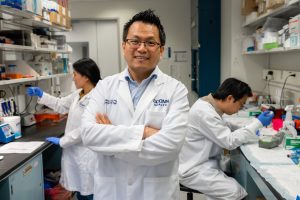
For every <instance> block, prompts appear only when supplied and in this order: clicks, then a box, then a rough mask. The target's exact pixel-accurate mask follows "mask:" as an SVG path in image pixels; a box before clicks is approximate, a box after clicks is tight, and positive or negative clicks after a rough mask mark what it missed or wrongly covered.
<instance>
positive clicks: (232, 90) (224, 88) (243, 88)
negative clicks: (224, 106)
mask: <svg viewBox="0 0 300 200" xmlns="http://www.w3.org/2000/svg"><path fill="white" fill-rule="evenodd" d="M229 95H232V96H233V98H234V101H237V100H240V99H242V98H243V97H244V96H248V97H252V91H251V88H250V87H249V85H248V84H247V83H244V82H243V81H240V80H238V79H236V78H228V79H226V80H225V81H224V82H223V83H222V84H221V85H220V87H219V88H218V89H217V91H216V92H215V93H213V94H212V96H213V97H214V98H215V99H219V100H225V99H226V97H228V96H229Z"/></svg>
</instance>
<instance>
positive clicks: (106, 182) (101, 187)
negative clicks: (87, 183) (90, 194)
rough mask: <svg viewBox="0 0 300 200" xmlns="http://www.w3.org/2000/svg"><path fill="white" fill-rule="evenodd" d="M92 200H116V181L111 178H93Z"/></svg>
mask: <svg viewBox="0 0 300 200" xmlns="http://www.w3.org/2000/svg"><path fill="white" fill-rule="evenodd" d="M94 199H109V200H117V189H116V180H115V178H113V177H101V176H95V177H94Z"/></svg>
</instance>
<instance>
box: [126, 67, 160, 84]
mask: <svg viewBox="0 0 300 200" xmlns="http://www.w3.org/2000/svg"><path fill="white" fill-rule="evenodd" d="M157 76H158V67H155V69H154V70H153V72H152V73H151V74H150V76H149V77H148V78H146V79H145V80H149V79H156V78H157ZM124 78H125V80H127V81H130V82H135V81H134V80H133V79H132V78H131V76H130V74H129V71H128V68H126V70H125V76H124ZM143 81H144V80H143Z"/></svg>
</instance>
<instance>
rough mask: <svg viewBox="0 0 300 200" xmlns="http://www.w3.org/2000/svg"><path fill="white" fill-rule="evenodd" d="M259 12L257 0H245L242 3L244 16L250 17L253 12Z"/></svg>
mask: <svg viewBox="0 0 300 200" xmlns="http://www.w3.org/2000/svg"><path fill="white" fill-rule="evenodd" d="M256 10H257V5H256V0H243V2H242V10H241V13H242V15H249V14H250V13H251V12H253V11H256Z"/></svg>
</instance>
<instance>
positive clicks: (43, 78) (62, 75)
mask: <svg viewBox="0 0 300 200" xmlns="http://www.w3.org/2000/svg"><path fill="white" fill-rule="evenodd" d="M71 75H72V74H70V73H61V74H53V75H48V76H38V77H37V80H45V79H50V78H60V77H68V76H71Z"/></svg>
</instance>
